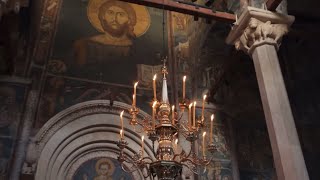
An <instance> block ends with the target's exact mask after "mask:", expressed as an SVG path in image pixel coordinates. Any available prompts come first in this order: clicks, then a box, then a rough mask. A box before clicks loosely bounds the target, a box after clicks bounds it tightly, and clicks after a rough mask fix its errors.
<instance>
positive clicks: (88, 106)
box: [35, 100, 151, 152]
mask: <svg viewBox="0 0 320 180" xmlns="http://www.w3.org/2000/svg"><path fill="white" fill-rule="evenodd" d="M130 108H131V106H130V105H128V104H125V103H122V102H118V101H114V103H113V106H110V101H109V100H93V101H87V102H83V103H79V104H76V105H74V106H71V107H69V108H67V109H65V110H63V111H62V112H60V113H58V114H56V115H55V116H54V117H52V118H51V119H50V120H49V121H48V122H47V123H46V124H45V125H44V126H43V127H42V128H41V129H40V130H39V132H38V133H37V135H36V137H35V143H36V145H37V148H36V149H37V150H38V151H39V152H41V150H42V149H43V147H44V145H45V144H46V142H47V141H48V140H49V138H50V137H51V136H52V135H53V134H54V133H56V132H57V131H58V130H59V129H60V128H61V127H63V126H64V125H66V124H68V123H70V122H72V121H74V120H76V119H79V118H81V117H83V116H87V115H90V114H116V115H119V114H120V112H121V111H122V110H125V113H124V117H127V118H130V114H129V110H130ZM137 118H138V119H139V120H144V119H151V117H150V115H148V114H147V113H145V112H143V111H141V110H140V113H139V114H138V115H137ZM61 119H63V121H61Z"/></svg>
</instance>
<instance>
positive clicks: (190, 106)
mask: <svg viewBox="0 0 320 180" xmlns="http://www.w3.org/2000/svg"><path fill="white" fill-rule="evenodd" d="M191 111H192V103H191V104H189V116H188V121H189V127H190V129H191V126H192V121H191Z"/></svg>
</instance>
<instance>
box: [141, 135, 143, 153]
mask: <svg viewBox="0 0 320 180" xmlns="http://www.w3.org/2000/svg"><path fill="white" fill-rule="evenodd" d="M143 151H144V136H142V137H141V157H142V158H143Z"/></svg>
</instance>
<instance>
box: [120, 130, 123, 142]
mask: <svg viewBox="0 0 320 180" xmlns="http://www.w3.org/2000/svg"><path fill="white" fill-rule="evenodd" d="M120 139H121V140H122V139H123V131H122V129H120Z"/></svg>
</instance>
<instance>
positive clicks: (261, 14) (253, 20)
mask: <svg viewBox="0 0 320 180" xmlns="http://www.w3.org/2000/svg"><path fill="white" fill-rule="evenodd" d="M293 21H294V17H293V16H289V15H283V14H279V13H274V12H271V11H267V10H263V9H258V8H253V7H247V8H246V9H245V11H244V12H243V13H242V14H241V16H240V18H239V19H237V21H236V22H235V23H234V26H233V27H232V29H231V32H230V33H229V35H228V37H227V40H226V42H227V43H228V44H233V45H235V47H236V49H237V50H243V51H245V52H246V53H248V54H251V53H252V51H253V50H254V49H255V48H256V47H258V46H261V45H263V44H271V45H274V46H275V47H276V49H278V48H279V46H280V44H281V39H282V37H283V35H285V34H287V33H288V32H289V27H290V25H291V24H292V23H293Z"/></svg>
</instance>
